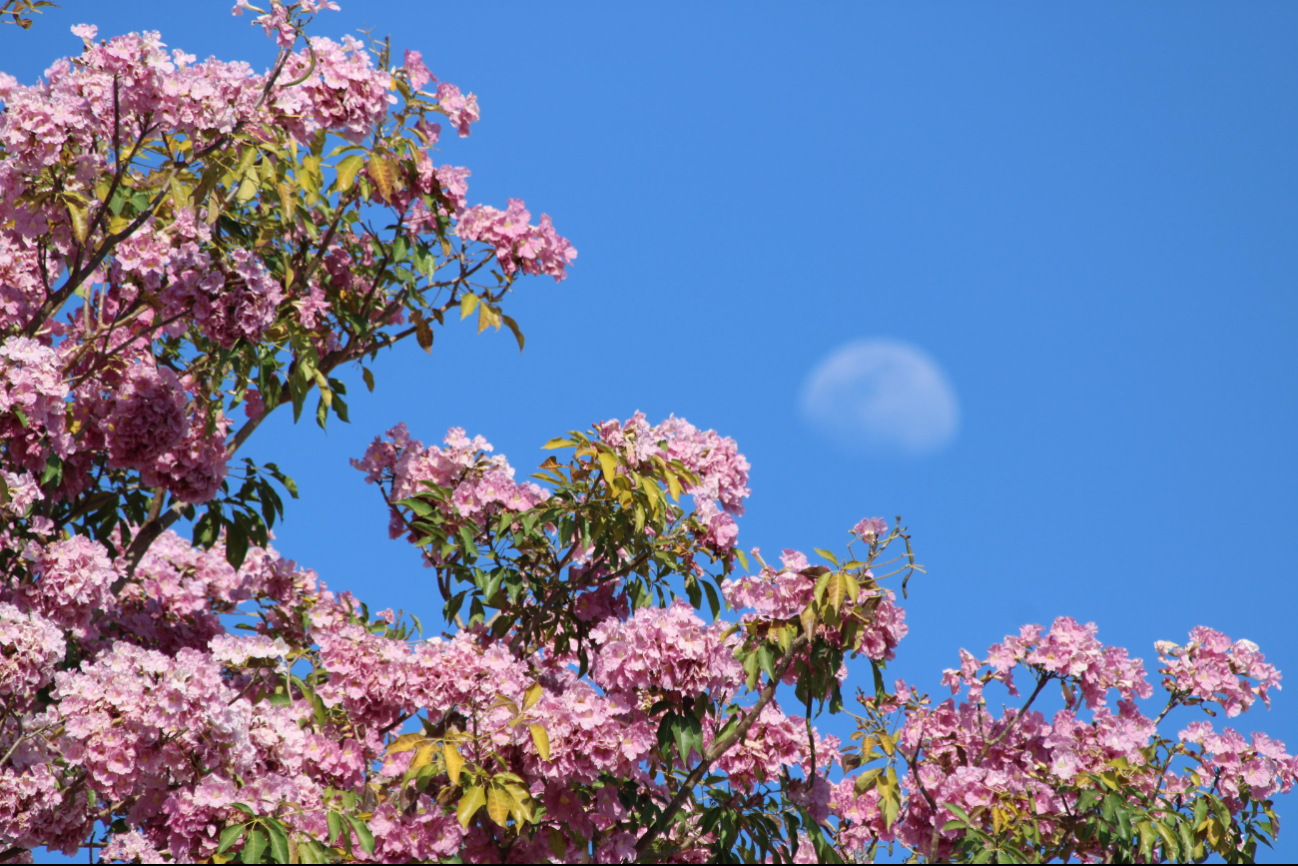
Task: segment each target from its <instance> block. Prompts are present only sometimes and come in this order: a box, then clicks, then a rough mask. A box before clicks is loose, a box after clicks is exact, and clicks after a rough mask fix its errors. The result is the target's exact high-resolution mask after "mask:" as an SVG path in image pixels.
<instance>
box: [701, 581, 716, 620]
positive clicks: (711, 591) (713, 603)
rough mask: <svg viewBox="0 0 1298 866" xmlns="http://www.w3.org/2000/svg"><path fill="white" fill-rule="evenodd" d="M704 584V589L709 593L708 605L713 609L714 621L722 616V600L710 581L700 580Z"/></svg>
mask: <svg viewBox="0 0 1298 866" xmlns="http://www.w3.org/2000/svg"><path fill="white" fill-rule="evenodd" d="M700 582H701V583H702V584H703V591H704V592H705V593H707V595H708V607H709V608H711V609H712V621H713V622H716V621H717V620H718V619H720V618H721V601H720V600H719V599H718V598H717V591H716V590H715V589H714V588H713V587H712V584H711V583H709V582H708V581H706V580H704V581H700Z"/></svg>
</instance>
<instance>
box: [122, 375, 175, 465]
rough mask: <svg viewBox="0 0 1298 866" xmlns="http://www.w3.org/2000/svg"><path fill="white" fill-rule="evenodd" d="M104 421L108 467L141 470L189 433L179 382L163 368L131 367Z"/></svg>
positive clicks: (123, 378)
mask: <svg viewBox="0 0 1298 866" xmlns="http://www.w3.org/2000/svg"><path fill="white" fill-rule="evenodd" d="M115 396H116V400H115V401H114V405H113V412H112V415H111V416H110V418H109V421H108V430H109V432H108V465H109V467H110V468H113V469H142V468H144V467H145V466H147V465H149V464H150V463H151V462H152V461H153V460H154V459H155V458H157V457H158V456H160V455H161V454H162V453H163V452H165V451H169V450H171V448H173V447H174V446H175V445H177V444H178V443H179V442H180V440H181V439H183V438H184V437H185V434H187V433H188V432H189V418H188V417H187V415H186V408H187V406H186V404H187V402H188V400H187V395H186V394H185V389H184V388H183V387H182V386H181V384H180V379H179V378H178V377H177V376H176V374H175V373H173V372H172V371H171V370H168V369H167V368H166V367H155V366H152V365H148V364H135V365H132V367H131V368H130V369H129V370H128V371H127V373H126V375H125V376H123V377H122V384H121V385H120V386H119V387H118V389H117V392H116V395H115Z"/></svg>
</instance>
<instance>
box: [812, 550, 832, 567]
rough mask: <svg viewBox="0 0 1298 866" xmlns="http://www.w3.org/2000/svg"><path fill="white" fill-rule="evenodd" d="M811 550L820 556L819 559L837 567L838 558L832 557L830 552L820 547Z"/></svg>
mask: <svg viewBox="0 0 1298 866" xmlns="http://www.w3.org/2000/svg"><path fill="white" fill-rule="evenodd" d="M812 550H814V551H816V553H818V554H820V556H821V558H823V559H827V560H829V561H830V562H832V563H834V565H838V557H837V556H834V554H833V553H831V552H830V551H828V550H825V549H824V548H820V547H813V548H812Z"/></svg>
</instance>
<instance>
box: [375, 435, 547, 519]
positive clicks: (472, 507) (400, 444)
mask: <svg viewBox="0 0 1298 866" xmlns="http://www.w3.org/2000/svg"><path fill="white" fill-rule="evenodd" d="M442 442H443V444H444V445H445V446H446V447H445V448H439V447H438V446H436V445H433V446H430V447H428V448H425V447H424V443H422V442H420V441H419V440H418V439H412V438H410V431H409V430H407V429H406V425H405V424H404V423H401V424H398V425H397V426H395V427H393V428H392V429H391V430H389V431H388V432H387V438H386V439H385V438H383V437H375V439H374V441H373V443H371V444H370V447H369V448H368V449H366V451H365V456H364V457H362V458H361V459H360V460H355V459H353V460H352V466H354V467H355V468H357V469H359V470H360V471H362V472H364V473H365V481H366V483H368V484H373V483H375V482H381V481H387V482H390V484H391V496H390V499H391V501H392V502H393V503H396V502H399V501H400V500H402V499H406V498H408V497H410V496H413V495H415V494H417V493H421V492H423V491H425V490H427V488H426V487H425V486H424V485H423V484H422V483H421V482H424V481H430V482H432V483H434V484H436V485H437V486H439V487H446V488H451V489H452V492H451V505H452V507H453V508H454V509H455V513H456V514H458V515H460V516H461V517H466V518H473V517H474V516H475V515H479V514H481V515H491V514H494V513H496V512H498V511H500V510H504V511H526V510H528V509H530V508H533V507H535V506H536V505H537V504H538V503H541V502H544V501H545V500H546V499H547V498H548V497H549V495H550V494H549V491H547V490H545V488H543V487H541V486H540V485H538V484H535V483H533V482H530V481H529V482H524V483H522V484H519V483H517V482H515V481H514V468H513V467H512V466H510V465H509V461H508V460H506V459H505V458H504V457H503V456H495V457H488V456H486V455H487V453H488V452H490V451H492V450H494V449H493V448H492V446H491V443H489V442H488V441H487V440H486V439H483V438H482V437H481V436H475V437H473V438H472V439H469V438H468V437H467V436H466V435H465V433H464V430H463V429H462V428H459V427H452V428H451V429H450V431H448V432H447V434H446V438H444V439H443V440H442ZM389 531H390V534H391V536H392V537H393V538H397V537H399V536H400V535H401V534H402V533H403V532H405V523H404V521H403V520H402V518H401V515H400V513H399V512H398V511H397V510H396V509H395V508H393V509H392V522H391V526H390V530H389Z"/></svg>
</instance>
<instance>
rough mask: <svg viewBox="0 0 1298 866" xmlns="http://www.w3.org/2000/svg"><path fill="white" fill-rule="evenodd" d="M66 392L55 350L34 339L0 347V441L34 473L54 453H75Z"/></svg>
mask: <svg viewBox="0 0 1298 866" xmlns="http://www.w3.org/2000/svg"><path fill="white" fill-rule="evenodd" d="M67 395H68V386H67V383H66V382H65V381H64V379H63V375H62V371H61V370H60V368H59V364H58V360H57V357H56V355H55V352H54V350H53V349H51V348H50V347H48V346H44V345H42V344H40V343H38V342H37V341H36V340H33V339H31V338H30V337H6V338H5V340H4V343H3V344H0V439H2V440H4V441H5V442H6V443H7V444H8V447H9V453H10V455H11V457H12V458H13V459H14V460H15V461H16V462H17V463H18V464H19V465H20V466H23V467H25V468H26V469H27V470H29V471H31V472H35V473H39V472H42V471H43V470H44V469H45V460H46V457H47V456H48V455H49V453H50V452H51V451H53V453H54V454H56V455H58V456H60V457H65V456H67V455H68V454H70V453H71V452H72V450H73V442H72V437H71V436H70V435H69V434H68V432H67V428H66V424H65V419H66V413H67V409H66V406H65V404H64V400H65V398H66V397H67Z"/></svg>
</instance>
